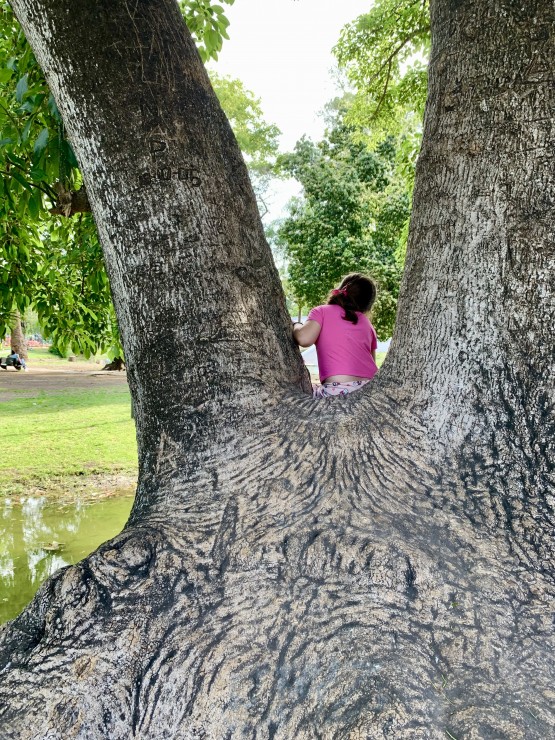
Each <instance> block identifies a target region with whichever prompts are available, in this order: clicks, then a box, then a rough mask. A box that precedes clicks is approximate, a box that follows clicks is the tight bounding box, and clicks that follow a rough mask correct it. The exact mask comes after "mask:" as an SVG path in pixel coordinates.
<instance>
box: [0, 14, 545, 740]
mask: <svg viewBox="0 0 555 740" xmlns="http://www.w3.org/2000/svg"><path fill="white" fill-rule="evenodd" d="M13 5H14V8H15V10H16V13H17V15H18V17H19V19H20V21H21V23H22V25H23V27H24V29H25V31H26V33H27V34H28V37H29V40H30V41H31V43H32V44H33V46H34V49H35V51H36V53H37V56H38V58H39V60H40V62H41V64H42V65H43V68H44V70H45V72H46V74H47V77H48V80H49V82H50V84H51V86H52V88H53V90H54V92H55V95H56V98H57V101H58V105H59V107H60V109H61V110H62V113H63V115H64V118H65V122H66V126H67V129H68V131H69V132H70V134H71V140H72V143H73V146H74V148H75V151H76V152H77V153H78V156H79V159H80V163H81V165H82V168H83V172H84V176H85V185H86V188H87V192H88V193H89V197H90V201H91V205H92V208H93V211H94V214H95V218H96V220H97V224H98V228H99V231H100V234H101V238H102V242H103V246H104V249H105V254H106V262H107V265H108V269H109V272H110V277H111V282H112V287H113V291H114V299H115V303H116V307H117V311H118V321H119V325H120V329H121V333H122V336H123V342H124V348H125V357H126V362H127V368H128V377H129V383H130V387H131V392H132V394H133V401H134V408H135V415H136V422H137V436H138V441H139V458H140V476H139V486H138V491H137V499H136V502H135V506H134V509H133V512H132V515H131V518H130V521H129V523H128V524H127V526H126V528H125V530H124V532H123V533H122V534H121V535H119V536H118V537H116V538H115V539H114V540H112V541H110V542H109V543H107V544H106V545H104V546H102V547H101V548H100V549H99V550H98V551H97V552H96V553H94V554H93V555H91V556H90V557H89V558H87V559H86V560H84V561H83V562H82V563H80V564H78V565H76V566H74V567H71V568H68V569H65V570H64V571H62V572H60V573H59V574H58V575H57V576H55V577H54V578H52V579H51V580H50V581H48V582H47V583H46V584H45V585H44V587H43V588H42V589H41V590H40V592H39V594H38V595H37V597H36V599H35V600H34V602H33V603H32V605H31V606H30V607H29V608H28V609H27V610H26V611H25V612H24V613H23V614H22V615H21V616H20V617H19V618H18V619H16V620H15V621H14V622H12V623H11V624H9V625H8V626H7V627H6V628H5V629H4V631H3V633H2V643H1V646H2V647H1V650H2V652H1V665H2V666H3V669H2V672H1V674H0V676H1V680H0V692H1V696H2V699H3V701H4V702H5V703H4V704H3V709H2V714H1V717H0V720H1V722H2V737H9V738H12V737H18V738H31V737H32V738H46V737H48V738H67V737H79V738H111V739H115V738H122V739H123V738H125V739H127V738H130V737H140V738H187V739H189V738H191V739H192V738H217V739H221V738H242V737H247V738H280V739H282V740H290V739H292V738H301V739H302V738H307V739H308V738H323V739H325V740H327V739H328V738H330V739H331V738H385V737H390V738H410V739H411V740H413V739H414V738H425V739H426V740H428V739H429V738H432V739H435V738H445V737H452V738H457V739H458V740H462V738H464V739H465V740H467V739H478V738H492V739H493V738H495V739H498V738H507V739H509V738H510V739H511V740H516V739H517V738H526V739H527V740H528V739H530V738H538V739H540V738H541V739H542V740H545V738H548V737H552V736H553V734H554V733H555V718H554V715H553V702H554V699H555V695H554V692H553V685H554V682H555V670H554V658H553V647H554V645H553V642H554V640H553V621H552V619H553V613H552V612H553V610H552V601H551V599H552V597H553V575H554V569H553V551H554V546H553V540H552V532H553V503H554V486H553V469H554V467H553V466H554V462H555V460H554V452H553V438H554V437H553V431H554V428H553V427H554V417H553V413H552V410H553V408H552V407H553V400H554V399H553V381H552V375H551V372H550V371H551V363H552V358H553V349H554V346H553V334H552V325H553V319H554V318H555V317H554V312H555V309H554V301H553V260H554V249H553V233H552V231H553V220H552V215H553V214H552V208H553V188H554V182H555V178H554V174H553V170H552V148H553V146H554V145H555V130H554V127H553V122H552V118H551V116H552V110H553V103H554V100H553V95H554V94H553V90H554V87H553V80H554V77H555V69H554V67H555V65H554V49H555V44H554V40H553V28H554V20H555V18H554V17H553V3H552V2H551V0H549V1H548V0H538V1H537V2H528V3H520V2H519V3H514V2H512V1H509V0H491V2H489V3H472V2H466V3H462V2H453V1H452V0H436V2H435V3H433V7H432V12H433V18H432V21H433V29H434V39H433V50H432V62H431V68H430V97H429V102H428V109H427V116H426V125H425V134H424V145H423V152H422V156H421V159H420V163H419V171H418V178H417V186H416V193H415V211H414V215H413V221H412V228H411V238H410V244H409V253H408V265H407V271H406V276H405V281H404V288H403V291H402V297H401V300H400V312H399V321H398V330H397V334H396V336H395V338H394V342H393V347H392V349H391V354H390V356H389V357H388V359H387V362H386V364H385V367H384V369H383V370H382V372H381V373H380V376H379V378H378V379H377V380H376V381H375V382H373V383H372V384H370V385H369V386H367V387H366V389H365V390H364V391H363V392H360V393H359V394H358V395H356V394H354V395H352V396H351V397H348V398H346V399H331V400H329V401H313V400H312V399H311V398H310V396H309V395H308V394H307V393H306V391H307V390H308V388H307V384H306V377H305V375H304V373H303V368H302V364H301V361H300V358H299V354H298V352H297V349H296V348H295V347H294V345H293V343H292V341H291V337H290V326H289V319H288V317H287V315H286V311H285V304H284V300H283V296H282V293H281V290H280V287H279V281H278V276H277V273H276V271H275V269H274V267H273V264H272V262H271V257H270V252H269V250H268V248H267V246H266V244H265V242H264V239H263V234H262V230H261V227H260V224H259V220H258V217H257V214H256V206H255V201H254V197H253V194H252V191H251V188H250V186H249V183H248V178H247V174H246V170H245V167H244V165H243V162H242V161H241V157H240V154H239V152H238V149H237V146H236V144H235V142H234V140H233V137H232V136H231V134H230V131H229V127H228V126H227V123H226V121H225V119H224V116H223V114H222V113H221V110H220V108H219V106H218V104H217V102H216V99H215V97H214V95H213V93H212V91H211V89H210V86H209V83H208V80H207V78H206V75H205V72H204V70H203V68H202V65H201V64H200V61H199V59H198V56H197V54H196V52H195V50H194V47H193V44H192V42H191V39H190V38H189V35H188V34H187V32H186V29H185V28H184V26H183V24H182V22H181V20H180V18H179V14H178V10H177V6H176V5H175V3H174V2H173V0H151V1H150V2H146V0H138V1H137V2H134V3H127V2H125V1H124V0H117V1H116V0H111V1H110V2H109V3H108V2H107V0H104V2H97V3H91V2H90V1H89V0H77V1H76V0H71V2H70V0H59V2H57V3H50V2H48V1H47V0H13Z"/></svg>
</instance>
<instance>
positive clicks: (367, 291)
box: [327, 272, 376, 324]
mask: <svg viewBox="0 0 555 740" xmlns="http://www.w3.org/2000/svg"><path fill="white" fill-rule="evenodd" d="M375 300H376V283H375V282H374V281H373V280H372V279H371V278H369V277H366V275H361V273H360V272H351V273H349V274H348V275H345V277H344V278H343V280H342V281H341V284H340V285H339V288H335V289H334V290H332V291H330V294H329V295H328V300H327V304H328V306H341V308H343V309H344V311H345V316H343V319H344V320H345V321H351V322H352V323H353V324H356V323H357V322H358V316H357V315H356V311H360V313H366V312H367V311H369V310H370V309H371V308H372V305H373V303H374V301H375Z"/></svg>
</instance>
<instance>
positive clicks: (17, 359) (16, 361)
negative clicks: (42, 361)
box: [8, 348, 27, 371]
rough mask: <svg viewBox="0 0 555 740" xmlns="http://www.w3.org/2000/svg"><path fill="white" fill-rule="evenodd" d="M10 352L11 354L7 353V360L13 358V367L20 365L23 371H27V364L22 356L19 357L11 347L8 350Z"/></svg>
mask: <svg viewBox="0 0 555 740" xmlns="http://www.w3.org/2000/svg"><path fill="white" fill-rule="evenodd" d="M10 352H11V354H9V355H8V360H13V364H14V367H16V368H17V367H22V368H23V369H24V370H25V371H27V364H26V363H25V360H24V359H23V357H20V356H19V354H18V353H17V352H16V351H15V350H14V349H13V348H12V349H11V350H10Z"/></svg>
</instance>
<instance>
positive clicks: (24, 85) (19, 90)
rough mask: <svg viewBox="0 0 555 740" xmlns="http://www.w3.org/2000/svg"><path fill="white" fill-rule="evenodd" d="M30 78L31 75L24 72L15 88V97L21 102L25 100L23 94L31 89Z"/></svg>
mask: <svg viewBox="0 0 555 740" xmlns="http://www.w3.org/2000/svg"><path fill="white" fill-rule="evenodd" d="M28 78H29V75H27V74H24V75H23V77H21V79H20V80H19V82H18V83H17V86H16V88H15V99H16V100H17V102H18V103H21V101H22V100H23V96H24V95H25V93H26V92H27V90H28V89H29V84H28Z"/></svg>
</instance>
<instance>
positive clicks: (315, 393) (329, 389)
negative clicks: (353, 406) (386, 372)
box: [312, 380, 370, 398]
mask: <svg viewBox="0 0 555 740" xmlns="http://www.w3.org/2000/svg"><path fill="white" fill-rule="evenodd" d="M369 382H370V380H349V381H348V382H344V383H338V382H333V383H323V384H322V385H316V384H314V385H313V386H312V397H313V398H327V397H328V396H347V395H348V394H349V393H352V392H353V391H358V390H360V389H361V388H362V387H363V386H364V385H366V383H369Z"/></svg>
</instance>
